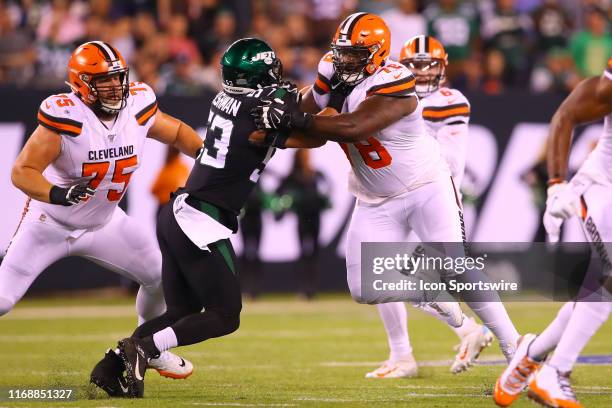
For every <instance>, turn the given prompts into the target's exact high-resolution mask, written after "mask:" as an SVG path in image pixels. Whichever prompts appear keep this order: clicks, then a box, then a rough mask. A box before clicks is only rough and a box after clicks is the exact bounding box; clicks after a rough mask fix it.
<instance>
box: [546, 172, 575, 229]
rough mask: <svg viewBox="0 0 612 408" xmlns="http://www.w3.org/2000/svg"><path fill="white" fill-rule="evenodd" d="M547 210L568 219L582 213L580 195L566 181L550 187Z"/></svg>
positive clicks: (555, 215)
mask: <svg viewBox="0 0 612 408" xmlns="http://www.w3.org/2000/svg"><path fill="white" fill-rule="evenodd" d="M547 194H548V198H547V199H546V212H548V213H550V215H552V216H553V217H557V218H561V219H563V220H566V219H568V218H571V217H573V216H574V215H578V214H580V197H579V195H578V194H577V193H576V192H575V191H574V190H573V189H572V185H571V183H567V182H566V181H564V182H562V183H557V184H553V185H552V186H550V187H548V191H547Z"/></svg>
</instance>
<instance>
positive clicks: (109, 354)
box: [90, 349, 128, 397]
mask: <svg viewBox="0 0 612 408" xmlns="http://www.w3.org/2000/svg"><path fill="white" fill-rule="evenodd" d="M124 370H125V366H124V365H123V360H122V359H121V357H119V356H118V355H117V354H116V353H115V352H114V351H113V350H111V349H108V350H107V351H106V354H105V355H104V358H103V359H102V360H100V361H99V362H98V364H96V366H95V367H94V369H93V371H92V372H91V375H90V381H91V382H92V384H95V385H96V386H98V387H100V388H101V389H103V390H104V391H105V392H106V393H107V394H108V395H109V396H111V397H127V396H128V386H127V381H126V379H125V378H124V377H123V371H124Z"/></svg>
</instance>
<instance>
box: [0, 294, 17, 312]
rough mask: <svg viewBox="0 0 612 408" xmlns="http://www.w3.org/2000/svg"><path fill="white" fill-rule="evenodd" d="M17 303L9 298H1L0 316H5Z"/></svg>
mask: <svg viewBox="0 0 612 408" xmlns="http://www.w3.org/2000/svg"><path fill="white" fill-rule="evenodd" d="M13 306H15V304H14V303H13V302H11V301H10V300H8V299H5V298H0V316H4V315H5V314H7V313H8V312H10V311H11V310H13Z"/></svg>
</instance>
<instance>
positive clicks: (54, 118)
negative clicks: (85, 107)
mask: <svg viewBox="0 0 612 408" xmlns="http://www.w3.org/2000/svg"><path fill="white" fill-rule="evenodd" d="M38 113H40V114H41V115H42V116H44V117H45V119H47V120H50V121H52V122H55V123H61V124H63V125H69V126H74V127H77V128H82V127H83V123H81V122H79V121H76V120H73V119H68V118H60V117H58V116H52V115H49V114H48V113H47V112H45V111H43V110H42V109H39V110H38Z"/></svg>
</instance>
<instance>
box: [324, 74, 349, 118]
mask: <svg viewBox="0 0 612 408" xmlns="http://www.w3.org/2000/svg"><path fill="white" fill-rule="evenodd" d="M330 82H331V86H330V91H329V102H327V106H328V107H330V108H334V109H335V110H337V111H338V112H342V106H343V105H344V101H345V100H346V97H347V96H349V94H350V93H351V91H352V90H353V88H355V86H350V85H347V84H346V83H345V82H343V81H341V80H340V78H338V75H336V74H334V75H333V76H332V77H331V80H330Z"/></svg>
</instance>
